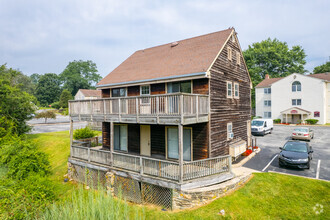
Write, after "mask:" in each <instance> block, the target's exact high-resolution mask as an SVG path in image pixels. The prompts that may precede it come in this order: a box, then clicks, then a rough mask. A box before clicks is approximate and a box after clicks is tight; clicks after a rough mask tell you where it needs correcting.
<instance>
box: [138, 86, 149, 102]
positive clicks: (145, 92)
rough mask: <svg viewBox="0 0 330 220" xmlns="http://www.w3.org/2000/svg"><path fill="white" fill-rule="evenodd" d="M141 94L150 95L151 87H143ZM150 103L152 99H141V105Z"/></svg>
mask: <svg viewBox="0 0 330 220" xmlns="http://www.w3.org/2000/svg"><path fill="white" fill-rule="evenodd" d="M140 93H141V96H146V95H150V86H149V85H147V86H141V87H140ZM149 103H150V97H142V98H141V104H149Z"/></svg>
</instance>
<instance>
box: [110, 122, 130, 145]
mask: <svg viewBox="0 0 330 220" xmlns="http://www.w3.org/2000/svg"><path fill="white" fill-rule="evenodd" d="M113 142H114V149H115V150H120V151H127V125H114V140H113Z"/></svg>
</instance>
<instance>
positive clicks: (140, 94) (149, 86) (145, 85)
mask: <svg viewBox="0 0 330 220" xmlns="http://www.w3.org/2000/svg"><path fill="white" fill-rule="evenodd" d="M144 86H148V87H149V94H142V87H144ZM150 94H151V86H150V85H141V86H140V96H147V95H150Z"/></svg>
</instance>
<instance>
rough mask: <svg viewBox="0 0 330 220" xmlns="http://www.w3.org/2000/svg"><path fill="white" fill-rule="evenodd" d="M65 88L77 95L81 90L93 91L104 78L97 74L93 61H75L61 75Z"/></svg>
mask: <svg viewBox="0 0 330 220" xmlns="http://www.w3.org/2000/svg"><path fill="white" fill-rule="evenodd" d="M60 77H61V80H62V82H63V88H64V89H67V90H69V91H70V92H71V94H72V95H75V94H76V93H77V92H78V90H79V89H93V88H95V84H96V83H97V82H99V81H100V80H101V79H102V77H101V76H100V75H99V74H98V73H97V67H96V64H95V63H93V62H92V61H91V60H87V61H83V60H79V61H77V60H74V61H73V62H70V63H69V64H68V65H67V66H66V68H65V69H64V70H63V72H62V73H61V74H60Z"/></svg>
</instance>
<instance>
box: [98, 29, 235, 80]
mask: <svg viewBox="0 0 330 220" xmlns="http://www.w3.org/2000/svg"><path fill="white" fill-rule="evenodd" d="M233 30H234V29H227V30H223V31H219V32H215V33H211V34H206V35H202V36H198V37H194V38H189V39H186V40H181V41H178V42H177V43H178V44H177V45H175V44H174V43H168V44H164V45H160V46H156V47H151V48H148V49H144V50H138V51H136V52H135V53H134V54H132V55H131V56H130V57H128V58H127V59H126V60H125V61H124V62H123V63H121V64H120V65H119V66H118V67H117V68H116V69H114V70H113V71H112V72H111V73H110V74H108V75H107V76H106V77H105V78H103V79H102V80H101V81H100V82H99V83H98V85H107V84H117V83H119V84H120V83H125V82H134V81H141V80H152V79H158V78H164V77H175V76H180V75H185V74H192V73H200V72H206V71H207V69H208V68H209V67H210V65H211V64H212V62H213V60H214V59H215V58H216V56H217V54H218V53H219V51H220V50H221V48H222V47H223V45H224V43H225V42H226V40H227V39H228V37H229V36H230V34H231V33H232V31H233Z"/></svg>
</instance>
